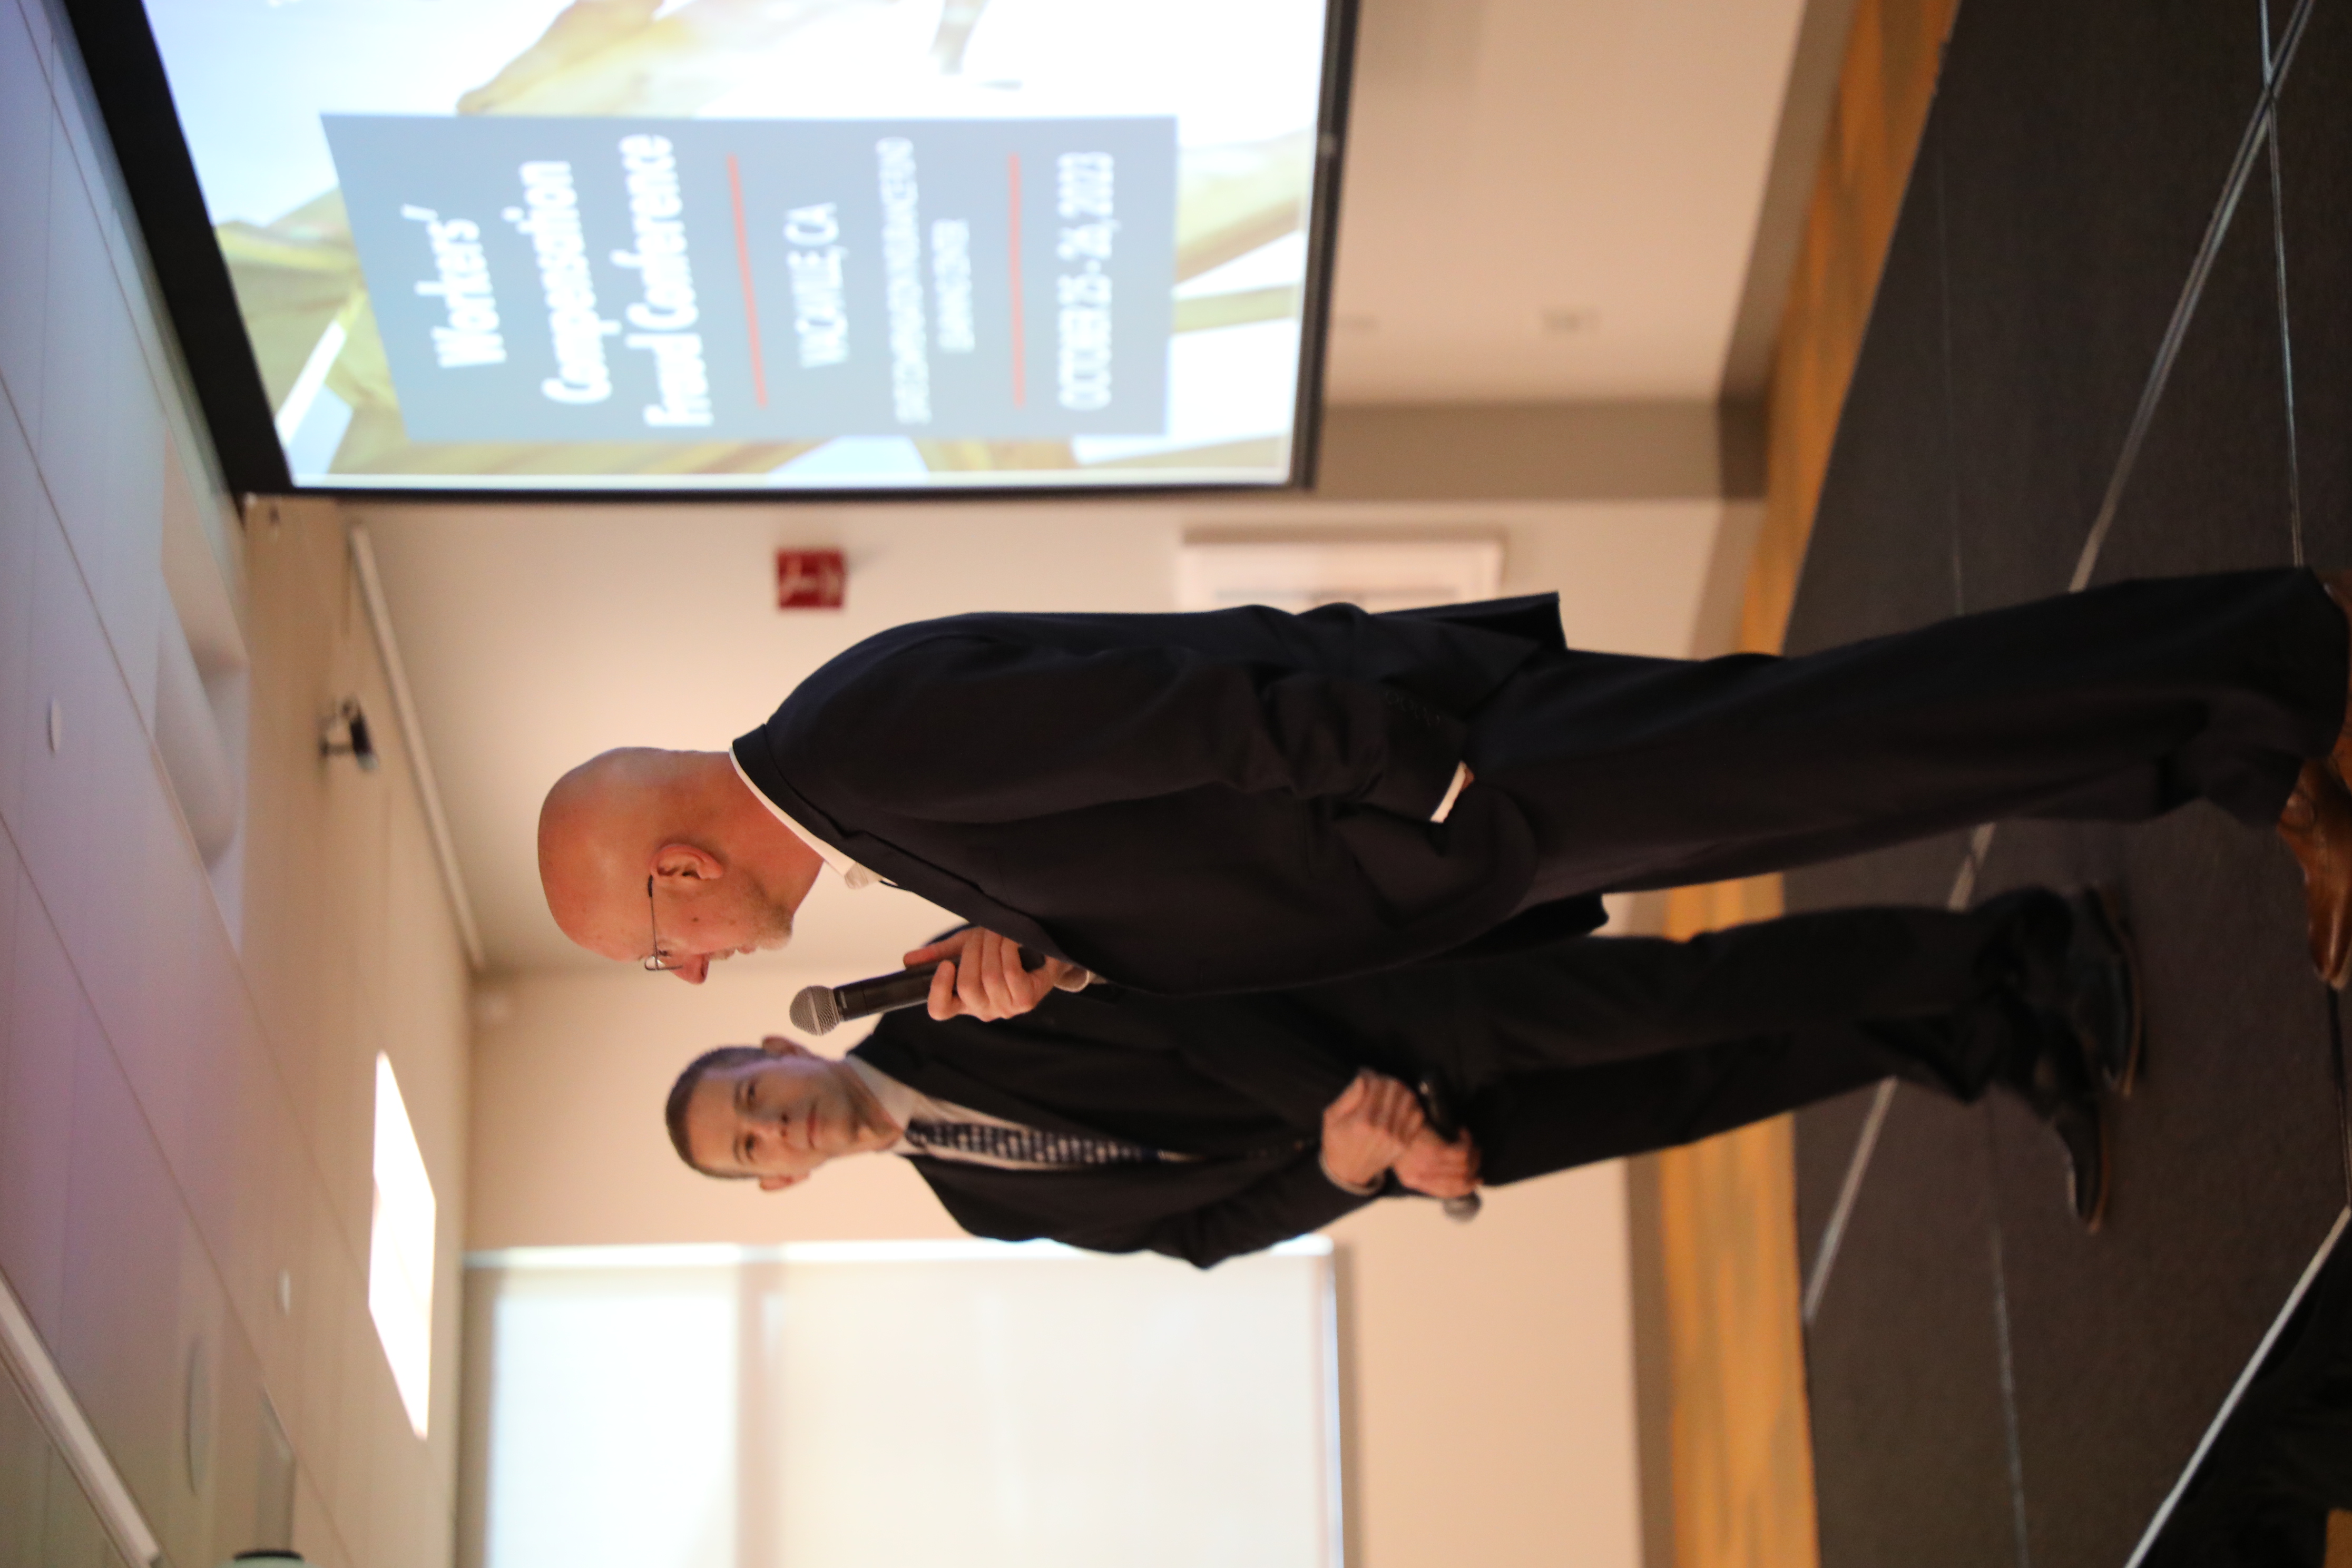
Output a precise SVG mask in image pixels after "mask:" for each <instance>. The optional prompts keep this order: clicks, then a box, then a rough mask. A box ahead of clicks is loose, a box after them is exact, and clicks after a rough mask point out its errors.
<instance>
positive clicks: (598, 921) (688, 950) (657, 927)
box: [539, 746, 818, 981]
mask: <svg viewBox="0 0 2352 1568" xmlns="http://www.w3.org/2000/svg"><path fill="white" fill-rule="evenodd" d="M817 865H818V861H817V858H816V856H815V853H814V851H813V850H811V849H810V848H809V847H807V846H806V845H804V844H803V843H802V842H801V841H800V840H799V839H798V838H797V837H794V836H793V834H792V832H791V831H790V830H789V829H787V828H785V827H784V826H783V825H782V823H780V822H778V821H777V820H776V819H775V817H774V816H772V815H771V814H770V813H769V811H768V810H767V808H766V806H765V805H763V804H762V803H761V801H760V799H759V797H758V796H757V795H753V794H752V792H751V790H750V788H748V787H747V786H746V785H745V784H743V782H742V781H741V780H740V778H738V777H737V776H736V773H735V771H734V766H733V764H732V763H730V761H729V759H728V757H727V754H726V753H725V752H666V751H658V750H656V749H654V748H652V747H647V746H627V747H622V748H620V749H618V750H615V751H610V752H604V753H603V754H602V755H599V756H595V757H591V758H590V759H589V760H588V761H586V762H584V763H581V764H580V765H579V766H578V767H576V768H573V769H572V771H571V772H569V773H565V774H564V775H563V776H562V778H560V779H558V780H556V782H555V787H554V788H552V789H551V790H549V791H548V792H547V799H546V801H545V803H544V804H543V805H541V807H540V812H539V879H540V886H541V889H542V890H544V892H545V893H546V895H547V908H548V912H549V913H551V914H552V915H553V916H554V917H555V923H556V924H557V925H558V926H560V927H562V930H563V934H564V935H566V936H568V937H570V938H571V939H572V941H574V942H578V943H579V944H580V945H581V946H583V947H584V948H587V949H588V950H589V951H590V952H597V953H601V954H603V955H604V956H605V957H607V958H614V959H631V958H638V959H641V958H644V957H646V956H647V955H648V954H649V953H651V952H654V951H655V934H656V931H658V932H659V937H660V943H661V952H662V953H663V955H664V956H665V957H667V958H669V959H671V960H672V961H674V963H676V966H677V973H679V974H680V975H681V977H683V978H686V979H688V980H695V981H698V980H700V979H701V978H702V976H703V974H704V973H706V972H707V970H708V968H709V960H711V959H713V958H724V957H726V956H728V955H729V954H730V953H734V952H751V950H753V949H754V948H761V947H780V946H782V944H783V943H784V942H785V941H787V940H788V939H789V938H790V937H791V935H792V917H793V910H794V908H796V907H797V906H798V905H799V903H800V901H801V900H802V898H803V897H804V896H806V894H807V892H808V889H809V884H810V883H811V882H812V881H814V879H815V875H816V868H817ZM648 879H652V886H653V889H654V891H653V895H652V897H651V899H650V900H649V898H648V894H647V887H648Z"/></svg>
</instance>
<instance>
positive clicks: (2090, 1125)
mask: <svg viewBox="0 0 2352 1568" xmlns="http://www.w3.org/2000/svg"><path fill="white" fill-rule="evenodd" d="M2012 1016H2013V1017H2014V1019H2015V1023H2016V1034H2017V1039H2018V1050H2017V1053H2016V1054H2015V1055H2014V1056H2013V1057H2012V1058H2011V1060H2010V1063H2009V1065H2008V1067H2007V1068H2006V1070H2004V1071H2003V1072H2002V1073H2001V1075H2000V1077H2001V1081H2002V1082H2003V1083H2004V1084H2005V1085H2006V1086H2007V1087H2008V1089H2010V1091H2011V1093H2013V1094H2015V1095H2016V1096H2017V1097H2018V1098H2019V1099H2020V1100H2023V1101H2025V1103H2026V1105H2027V1107H2028V1108H2029V1109H2030V1110H2032V1112H2033V1114H2034V1116H2035V1117H2036V1118H2038V1119H2039V1120H2040V1121H2041V1122H2042V1125H2043V1126H2044V1127H2047V1128H2048V1129H2049V1130H2050V1134H2051V1136H2052V1137H2053V1138H2055V1139H2056V1140H2057V1141H2058V1146H2059V1148H2060V1149H2061V1150H2062V1151H2063V1152H2064V1154H2065V1156H2066V1202H2067V1205H2068V1206H2070V1207H2071V1208H2072V1209H2073V1210H2074V1217H2075V1218H2076V1219H2077V1220H2080V1221H2081V1222H2082V1225H2083V1228H2084V1230H2087V1231H2095V1230H2097V1229H2098V1228H2099V1222H2100V1221H2101V1220H2103V1219H2105V1217H2106V1213H2107V1194H2108V1190H2109V1188H2110V1185H2111V1184H2110V1183H2109V1181H2108V1179H2107V1124H2106V1111H2105V1107H2104V1106H2103V1105H2102V1104H2101V1102H2100V1100H2099V1090H2098V1085H2097V1082H2096V1081H2095V1075H2096V1072H2097V1068H2096V1067H2095V1064H2094V1063H2093V1062H2092V1060H2091V1059H2090V1053H2089V1051H2088V1050H2087V1049H2086V1048H2085V1047H2084V1040H2083V1037H2082V1035H2081V1033H2080V1032H2079V1031H2078V1030H2077V1029H2076V1028H2075V1026H2074V1020H2073V1019H2071V1018H2069V1017H2067V1016H2065V1015H2063V1014H2062V1013H2058V1012H2055V1011H2053V1010H2051V1009H2048V1008H2043V1007H2034V1006H2031V1005H2019V1007H2018V1008H2017V1011H2016V1013H2015V1014H2013V1015H2012Z"/></svg>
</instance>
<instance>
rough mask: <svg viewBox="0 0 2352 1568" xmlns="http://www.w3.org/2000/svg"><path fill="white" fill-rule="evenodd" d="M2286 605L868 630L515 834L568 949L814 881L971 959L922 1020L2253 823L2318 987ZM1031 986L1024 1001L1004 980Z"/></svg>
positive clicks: (2305, 611) (554, 800) (2316, 891)
mask: <svg viewBox="0 0 2352 1568" xmlns="http://www.w3.org/2000/svg"><path fill="white" fill-rule="evenodd" d="M2342 588H2343V584H2342V583H2341V582H2338V581H2337V580H2335V579H2331V580H2330V582H2329V584H2328V585H2326V586H2323V584H2322V582H2321V581H2320V579H2318V578H2317V577H2315V576H2314V575H2313V574H2310V573H2307V572H2303V571H2277V572H2250V573H2239V574H2217V575H2212V576H2205V577H2182V578H2169V579H2160V580H2150V581H2145V582H2135V583H2121V584H2112V585H2109V586H2106V587H2103V588H2095V589H2092V590H2089V591H2087V592H2084V593H2081V594H2076V595H2068V596H2065V597H2063V598H2059V599H2053V600H2044V601H2040V602H2036V603H2032V604H2026V605H2014V606H2011V607H2010V608H2007V609H2002V610H1995V611H1991V612H1988V613H1985V614H1982V615H1976V616H1963V617H1960V618H1958V619H1956V620H1951V621H1947V622H1943V623H1940V624H1937V625H1935V626H1925V627H1921V628H1919V629H1918V630H1916V631H1911V632H1906V633H1903V634H1900V635H1898V636H1895V637H1881V638H1877V639H1874V640H1872V641H1869V642H1864V643H1857V644H1853V645H1850V646H1848V647H1837V648H1830V649H1826V650H1823V651H1822V652H1819V653H1813V654H1808V655H1805V656H1802V657H1798V658H1767V657H1764V656H1760V655H1741V656H1735V657H1732V658H1718V659H1707V660H1698V661H1684V660H1676V659H1649V658H1622V657H1617V656H1612V655H1602V654H1592V653H1583V652H1578V651H1574V650H1571V649H1570V648H1569V647H1567V646H1566V645H1565V643H1564V641H1563V640H1562V637H1561V634H1560V627H1559V613H1558V605H1557V604H1556V603H1555V602H1554V601H1553V600H1552V598H1551V597H1550V596H1549V595H1546V596H1543V597H1539V598H1531V599H1519V600H1507V601H1500V602H1497V603H1494V604H1486V605H1449V606H1444V607H1442V608H1439V609H1433V610H1427V611H1411V612H1402V613H1396V614H1389V615H1377V616H1375V615H1367V614H1365V613H1364V612H1363V611H1361V610H1359V609H1357V608H1355V607H1354V606H1351V605H1327V606H1325V607H1323V608H1321V609H1318V610H1315V611H1312V612H1310V613H1308V614H1306V615H1301V616H1291V615H1285V614H1283V613H1282V612H1279V611H1276V610H1271V609H1266V608H1265V607H1263V606H1248V607H1244V608H1240V609H1234V610H1223V611H1216V612H1213V613H1204V614H1198V615H1172V616H1084V615H1057V616H1047V615H971V616H952V617H950V618H948V619H944V620H938V621H927V622H919V623H916V624H914V625H910V626H899V627H896V628H893V629H892V630H890V631H887V632H885V633H882V634H881V635H879V636H877V637H870V638H867V639H866V641H865V642H862V643H860V644H858V645H857V646H856V647H853V648H851V649H849V650H848V651H847V652H845V653H844V654H842V655H841V656H840V657H838V658H835V659H834V660H833V661H832V662H830V663H829V664H827V665H826V666H825V667H824V668H822V669H820V670H819V671H817V672H816V673H815V674H814V675H813V676H812V677H810V678H809V679H807V680H805V681H803V682H802V683H801V685H800V687H799V688H798V689H795V690H794V691H793V694H792V695H791V696H790V697H788V698H787V699H786V700H785V701H784V703H783V705H782V707H781V708H779V709H778V710H776V712H775V714H774V716H773V717H772V718H771V719H770V720H769V721H768V722H767V723H765V724H764V725H762V726H761V727H760V728H758V729H756V730H753V731H750V732H749V733H747V734H745V735H743V736H742V737H740V739H738V740H737V741H736V742H735V744H734V746H733V748H732V749H731V750H730V751H729V752H654V751H643V750H638V751H625V752H607V753H605V754H604V755H603V756H601V757H598V758H595V759H593V760H592V761H591V762H589V763H583V764H582V765H581V766H580V767H578V768H575V769H573V770H572V772H571V773H567V774H566V775H565V776H564V777H563V778H562V780H561V781H559V782H558V783H557V784H556V785H555V787H554V788H553V789H552V790H551V791H550V792H549V795H548V797H547V802H546V805H545V807H544V809H543V810H542V812H541V819H540V835H539V851H540V869H541V879H542V880H543V883H544V885H545V889H546V892H547V899H548V906H549V909H550V910H551V912H552V913H553V914H554V916H555V918H556V921H557V923H558V924H560V925H561V926H562V928H563V930H564V931H565V932H566V933H567V934H569V935H570V936H571V937H572V939H573V940H574V941H575V942H580V943H582V944H583V945H584V946H587V947H589V948H591V949H593V950H594V951H596V952H602V953H604V954H606V955H608V956H610V957H614V958H633V959H640V960H643V961H645V962H646V963H647V965H648V966H649V967H656V968H663V969H667V970H670V971H673V972H675V973H677V974H679V975H680V976H681V977H682V978H684V979H687V980H689V981H699V980H700V979H701V978H702V976H703V975H704V974H705V973H707V972H708V970H709V965H710V963H711V962H713V961H714V960H717V959H722V958H725V957H727V956H728V955H730V953H734V952H748V951H751V950H752V949H755V948H759V947H762V946H770V945H773V944H775V943H777V942H781V941H782V940H783V938H784V936H785V935H786V934H787V933H788V932H789V930H790V925H791V914H792V911H793V909H794V908H796V907H797V905H798V903H799V901H800V900H801V899H802V898H803V897H804V896H805V895H806V893H807V891H808V889H809V888H810V886H811V885H812V884H813V883H814V880H815V879H816V878H817V877H818V876H820V875H823V874H828V873H829V874H832V875H837V876H839V877H841V878H842V879H844V881H845V883H846V884H847V885H848V886H850V887H853V888H854V887H861V886H865V885H866V884H867V883H870V882H873V881H876V880H887V882H889V883H890V884H892V885H895V886H898V887H902V888H905V889H909V890H911V891H913V892H916V893H918V894H920V895H921V896H922V897H924V898H926V899H929V900H931V901H932V902H933V903H936V904H939V905H940V906H941V907H943V908H946V909H949V910H954V911H955V912H956V913H957V914H958V915H960V916H961V917H962V918H963V919H965V920H967V921H971V923H972V925H973V926H974V927H976V928H979V930H980V931H982V932H986V933H994V934H993V935H992V936H990V935H983V934H967V935H963V936H960V937H958V938H956V939H953V941H952V942H950V943H949V944H946V945H944V946H940V945H935V946H933V947H930V948H925V949H919V950H917V952H914V953H911V954H909V955H908V958H907V960H906V962H907V963H909V964H917V963H931V962H933V961H934V960H942V959H949V958H952V959H954V960H955V961H956V962H955V963H954V964H953V965H950V964H948V963H941V964H940V968H939V970H938V972H937V973H938V977H937V983H936V984H937V989H936V990H935V991H934V993H933V997H932V1008H933V1011H934V1014H935V1015H938V1016H945V1015H947V1014H950V1013H953V1012H958V1011H962V1012H969V1013H971V1014H972V1015H974V1016H980V1017H1004V1016H1012V1015H1013V1014H1016V1013H1018V1012H1020V1011H1022V1010H1023V1009H1024V1008H1026V1007H1030V1006H1034V1005H1036V1003H1037V1002H1038V1001H1039V1000H1040V999H1041V998H1042V997H1043V996H1044V995H1045V994H1047V993H1048V992H1049V991H1050V990H1051V989H1052V988H1053V987H1054V986H1055V984H1064V983H1068V982H1070V981H1072V980H1073V979H1075V977H1076V971H1077V970H1079V969H1080V968H1081V967H1083V968H1084V969H1087V970H1090V971H1092V972H1093V973H1097V974H1100V975H1103V976H1105V977H1107V978H1108V979H1111V980H1115V981H1118V982H1120V983H1122V984H1129V985H1134V986H1138V987H1141V988H1144V989H1147V990H1150V991H1153V992H1157V993H1160V994H1166V995H1203V994H1217V993H1224V992H1235V991H1248V990H1257V989H1264V988H1268V987H1276V986H1296V985H1307V984H1320V983H1322V982H1325V981H1329V980H1336V979H1340V978H1344V977H1346V976H1349V975H1351V974H1362V973H1370V972H1372V971H1375V970H1380V969H1384V968H1389V967H1392V966H1396V965H1400V964H1410V963H1418V962H1421V961H1423V960H1426V959H1430V958H1433V957H1436V956H1438V955H1440V954H1445V953H1453V952H1502V951H1509V950H1511V949H1514V948H1518V947H1525V946H1528V945H1530V944H1537V943H1541V942H1549V941H1552V940H1555V939H1557V938H1559V937H1560V936H1562V935H1568V934H1575V933H1580V932H1583V931H1591V930H1592V929H1593V928H1595V927H1597V926H1598V925H1599V924H1600V923H1601V910H1600V903H1599V899H1598V897H1597V895H1598V894H1599V893H1601V892H1602V891H1604V890H1612V889H1613V890H1620V891H1631V890H1638V889H1650V888H1661V887H1668V886H1673V885H1676V884H1681V883H1688V882H1704V881H1711V880H1716V879H1722V878H1728V877H1738V876H1747V875H1751V874H1754V873H1758V872H1762V871H1769V870H1774V869H1779V868H1786V867H1790V866H1797V865H1803V864H1806V863H1809V862H1812V861H1818V860H1822V859H1828V858H1833V857H1835V856H1839V855H1845V854H1852V853H1855V852H1858V851H1861V850H1864V849H1869V848H1874V847H1879V846H1883V845H1886V844H1891V843H1895V842H1898V841H1901V840H1905V839H1909V838H1915V837H1920V836H1922V835H1926V834H1929V833H1935V832H1940V831H1945V830H1948V829H1951V828H1955V827H1963V826H1971V825H1974V824H1976V823H1979V822H1987V821H1993V820H1997V819H2001V818H2006V817H2047V818H2062V819H2076V820H2104V821H2116V822H2136V821H2143V820H2146V819H2148V818H2151V817H2154V816H2159V815H2161V814H2163V813H2165V812H2168V811H2170V810H2172V809H2174V808H2175V807H2178V806H2179V805H2185V804H2186V803H2188V802H2189V801H2191V800H2198V799H2202V800H2206V801H2209V802H2210V803H2212V804H2214V805H2219V806H2221V808H2222V809H2224V810H2226V811H2228V812H2229V813H2231V815H2232V816H2236V817H2237V818H2239V819H2240V820H2241V821H2242V822H2245V823H2248V824H2249V825H2252V826H2262V827H2269V826H2273V825H2275V826H2276V827H2277V828H2278V830H2279V832H2280V833H2281V834H2282V836H2283V837H2284V838H2285V839H2286V841H2287V843H2288V846H2289V847H2290V848H2291V849H2292V850H2293V851H2294V855H2295V857H2296V858H2297V860H2298V862H2299V863H2300V864H2301V866H2302V867H2303V869H2304V872H2305V880H2306V888H2307V915H2308V921H2307V923H2308V929H2309V932H2310V942H2311V952H2312V958H2313V962H2314V963H2315V966H2316V967H2317V968H2318V970H2319V973H2320V974H2321V976H2322V977H2323V978H2324V979H2326V980H2327V981H2328V982H2329V983H2330V984H2336V985H2341V984H2344V982H2345V980H2346V978H2347V974H2352V794H2347V790H2346V788H2345V785H2344V783H2343V780H2342V777H2341V769H2342V767H2343V765H2344V763H2345V760H2346V759H2345V756H2343V755H2337V756H2336V758H2335V759H2334V760H2333V761H2332V762H2331V760H2330V752H2331V749H2332V748H2338V747H2339V741H2340V736H2341V732H2342V730H2343V727H2344V721H2345V707H2346V693H2347V624H2346V619H2345V615H2344V613H2343V611H2342V610H2341V609H2340V608H2339V607H2338V604H2337V601H2336V598H2334V597H2332V596H2331V595H2334V594H2336V593H2337V592H2338V591H2339V590H2341V589H2342ZM1024 948H1025V949H1027V950H1029V951H1031V952H1035V953H1038V954H1043V955H1045V956H1047V957H1048V958H1050V960H1051V961H1052V962H1050V963H1047V964H1046V965H1045V967H1044V968H1043V969H1040V970H1037V971H1035V972H1034V973H1031V972H1027V971H1024V969H1023V968H1022V966H1021V964H1020V963H1019V961H1018V952H1019V950H1020V949H1024Z"/></svg>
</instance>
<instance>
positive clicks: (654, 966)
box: [646, 877, 686, 974]
mask: <svg viewBox="0 0 2352 1568" xmlns="http://www.w3.org/2000/svg"><path fill="white" fill-rule="evenodd" d="M646 927H647V929H649V930H650V931H652V932H653V933H654V950H653V952H650V953H648V954H646V973H647V974H668V973H673V972H675V971H677V970H680V969H684V968H685V967H686V960H684V959H682V958H672V957H671V956H670V955H669V954H668V953H666V952H663V951H662V943H661V924H660V922H659V921H658V920H656V917H655V911H654V879H652V878H651V877H647V878H646Z"/></svg>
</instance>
